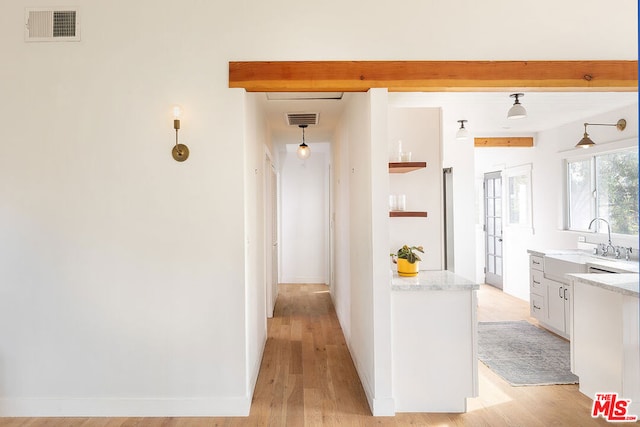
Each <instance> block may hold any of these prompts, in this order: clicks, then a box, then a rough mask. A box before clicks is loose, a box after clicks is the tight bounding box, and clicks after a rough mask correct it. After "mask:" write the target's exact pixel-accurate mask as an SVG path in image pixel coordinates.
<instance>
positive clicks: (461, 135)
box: [456, 120, 469, 141]
mask: <svg viewBox="0 0 640 427" xmlns="http://www.w3.org/2000/svg"><path fill="white" fill-rule="evenodd" d="M466 121H467V120H458V123H460V129H458V132H456V139H457V140H458V141H463V140H465V139H467V138H469V130H468V129H467V128H465V127H464V124H465V122H466Z"/></svg>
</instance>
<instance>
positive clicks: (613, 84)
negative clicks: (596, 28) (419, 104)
mask: <svg viewBox="0 0 640 427" xmlns="http://www.w3.org/2000/svg"><path fill="white" fill-rule="evenodd" d="M229 87H231V88H244V89H246V90H247V91H249V92H366V91H368V90H369V89H371V88H388V89H389V91H391V92H487V91H516V90H517V91H528V92H532V91H537V92H543V91H557V92H561V91H581V92H584V91H612V92H613V91H616V92H632V91H636V90H638V61H637V60H636V61H281V62H261V61H259V62H253V61H250V62H240V61H237V62H236V61H233V62H229Z"/></svg>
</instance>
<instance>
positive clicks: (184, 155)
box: [171, 105, 189, 162]
mask: <svg viewBox="0 0 640 427" xmlns="http://www.w3.org/2000/svg"><path fill="white" fill-rule="evenodd" d="M180 116H182V108H180V106H178V105H176V106H174V107H173V128H174V129H175V130H176V145H175V146H174V147H173V149H172V150H171V155H172V156H173V159H174V160H175V161H176V162H184V161H185V160H187V159H188V158H189V147H187V146H186V145H184V144H180V143H179V142H178V131H179V130H180Z"/></svg>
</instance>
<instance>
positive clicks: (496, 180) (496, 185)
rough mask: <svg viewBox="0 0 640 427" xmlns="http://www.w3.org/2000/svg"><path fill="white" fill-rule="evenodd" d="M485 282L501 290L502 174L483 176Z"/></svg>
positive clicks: (491, 173)
mask: <svg viewBox="0 0 640 427" xmlns="http://www.w3.org/2000/svg"><path fill="white" fill-rule="evenodd" d="M484 216H485V217H484V236H485V254H486V256H485V279H484V280H485V282H486V283H487V284H489V285H492V286H495V287H496V288H498V289H502V174H501V172H490V173H487V174H485V175H484Z"/></svg>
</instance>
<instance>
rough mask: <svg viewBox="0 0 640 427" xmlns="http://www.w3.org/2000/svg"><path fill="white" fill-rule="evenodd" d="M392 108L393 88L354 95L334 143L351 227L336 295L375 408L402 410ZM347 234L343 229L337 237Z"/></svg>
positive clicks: (338, 201) (342, 211)
mask: <svg viewBox="0 0 640 427" xmlns="http://www.w3.org/2000/svg"><path fill="white" fill-rule="evenodd" d="M387 110H388V99H387V92H386V90H382V89H376V90H371V91H370V92H369V93H367V94H366V95H363V94H352V95H351V96H349V97H348V98H347V100H346V104H345V106H344V112H343V116H342V118H341V122H340V126H339V132H338V135H337V138H336V141H337V142H336V147H334V153H335V160H334V164H335V165H336V169H335V170H336V172H335V175H334V180H335V181H334V185H335V186H336V192H335V199H334V200H335V206H336V211H335V213H336V224H341V225H340V227H341V228H340V229H341V230H342V231H343V232H344V233H348V244H347V245H345V246H342V245H340V244H338V245H336V253H335V257H336V259H335V265H336V280H335V288H334V290H333V299H334V301H335V302H336V310H337V312H338V318H339V319H340V324H341V326H342V328H343V330H345V331H346V333H345V336H346V338H347V345H348V346H349V350H350V351H351V355H352V358H353V361H354V364H355V365H356V369H357V371H358V374H359V376H360V380H361V382H362V385H363V387H364V390H365V393H366V395H367V400H368V402H369V405H370V408H371V411H372V412H373V414H374V415H393V414H394V413H395V408H394V404H393V398H392V388H391V345H390V344H391V314H390V308H391V306H390V297H391V294H390V286H389V268H388V258H389V256H388V235H389V231H388V226H389V225H388V204H387V195H388V188H389V184H388V182H389V181H388V172H387V162H388V156H387V137H386V135H387V120H388V118H387V117H388V116H387ZM346 174H348V177H347V176H345V175H346ZM344 224H348V228H347V227H344ZM342 239H343V237H341V235H338V237H337V240H338V242H340V241H341V240H342ZM347 274H348V276H347ZM347 292H348V294H347ZM345 301H347V302H348V303H349V304H348V306H346V305H345Z"/></svg>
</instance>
